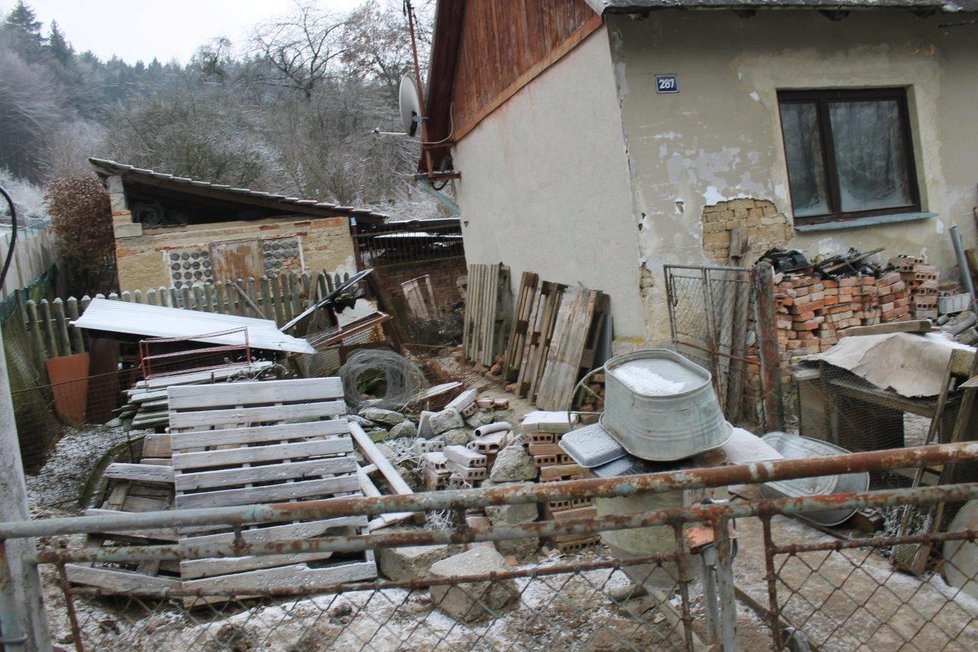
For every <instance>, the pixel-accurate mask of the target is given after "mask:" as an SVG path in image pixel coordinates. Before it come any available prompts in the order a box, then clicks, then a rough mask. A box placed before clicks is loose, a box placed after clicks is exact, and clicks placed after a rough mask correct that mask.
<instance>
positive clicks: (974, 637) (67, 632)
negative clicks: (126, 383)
mask: <svg viewBox="0 0 978 652" xmlns="http://www.w3.org/2000/svg"><path fill="white" fill-rule="evenodd" d="M975 459H978V444H976V443H967V444H951V445H942V446H931V447H924V448H915V449H904V450H892V451H876V452H866V453H859V454H852V455H843V456H837V457H823V458H814V459H802V460H785V461H778V462H773V463H756V464H751V465H745V466H726V467H712V468H701V469H688V470H685V471H683V472H663V473H656V474H648V475H642V476H629V477H625V478H616V479H611V480H598V479H589V480H575V481H565V482H554V483H546V484H522V483H518V484H511V485H503V486H494V487H491V488H488V489H479V490H451V491H440V492H433V493H426V494H414V495H409V496H386V497H379V498H353V497H347V498H334V499H330V500H323V501H313V502H309V503H299V504H294V503H293V504H280V505H264V506H247V507H233V508H208V509H195V510H182V511H181V510H178V511H170V512H147V513H136V514H133V513H119V514H111V513H109V514H106V513H105V512H101V513H98V514H93V515H89V516H84V517H76V518H71V519H51V520H42V521H33V522H26V523H5V524H0V537H2V538H3V540H4V541H6V540H8V539H12V538H18V537H25V536H33V537H40V542H41V549H40V550H39V551H38V552H37V553H34V554H32V555H28V557H27V558H26V559H23V560H21V561H23V562H24V563H27V564H29V565H33V564H37V565H39V567H40V570H41V573H42V577H43V584H44V586H45V602H46V605H47V618H48V621H49V623H50V629H51V632H52V634H51V637H52V641H53V642H55V643H57V644H58V645H60V646H63V647H74V648H75V649H77V650H171V649H172V650H183V649H200V650H326V649H356V650H397V649H403V650H441V649H445V650H457V649H471V650H524V649H526V650H550V649H559V648H566V649H571V650H579V649H580V650H611V649H614V650H619V649H625V650H631V649H635V650H645V649H649V648H652V649H667V650H668V649H680V650H698V649H703V648H704V646H715V647H716V648H717V649H724V650H734V649H751V650H753V649H776V650H780V649H786V648H789V649H792V650H801V649H811V650H814V649H819V650H835V649H839V650H842V649H845V650H853V649H866V650H879V649H890V648H893V649H919V650H928V652H930V650H936V649H975V646H976V644H978V623H976V619H978V609H976V608H975V605H976V604H978V578H976V577H975V573H976V564H975V563H974V551H975V538H976V537H978V531H976V530H975V524H976V519H975V514H974V513H973V512H972V511H969V510H972V509H973V507H969V505H976V504H978V503H968V502H967V501H973V500H975V499H976V498H978V485H976V484H974V483H963V484H954V485H943V486H936V487H917V488H907V489H887V490H880V491H870V492H863V493H858V494H846V495H838V496H815V497H803V498H793V499H779V500H760V499H754V500H740V499H733V500H729V501H727V500H716V499H715V500H713V501H710V502H706V503H697V504H687V505H685V506H683V507H672V508H662V507H659V506H661V505H663V504H664V503H662V502H660V501H659V500H660V498H661V497H662V496H668V495H670V494H671V492H675V491H691V490H695V489H705V488H713V490H714V492H715V494H714V495H719V494H722V493H723V489H724V488H726V487H729V486H732V485H740V484H745V483H746V484H748V485H749V484H752V483H756V482H759V481H764V480H775V479H779V480H785V479H792V478H809V477H818V476H825V475H829V474H833V473H838V472H841V471H847V472H852V471H876V472H878V471H882V470H886V469H895V468H907V467H913V466H917V465H934V464H944V463H951V462H962V461H970V460H975ZM716 492H719V493H716ZM738 493H740V494H744V495H746V493H749V491H745V489H743V488H741V489H738ZM672 495H675V494H672ZM582 497H590V498H593V499H595V501H596V504H597V506H598V509H597V515H593V512H589V514H591V515H588V516H580V517H577V518H570V519H561V520H549V519H542V520H536V521H532V522H529V523H520V524H515V525H511V524H507V523H505V522H497V523H496V524H494V525H493V524H488V523H483V524H480V523H472V522H470V521H467V520H466V519H465V518H464V516H465V514H466V512H472V511H473V510H479V509H484V508H486V507H487V506H497V507H498V506H505V505H523V504H535V505H537V506H538V507H540V508H542V507H543V506H544V505H546V504H548V503H550V502H553V501H556V500H573V499H578V498H582ZM621 497H631V498H633V499H639V498H641V499H643V500H647V501H648V502H646V503H644V504H645V505H646V506H647V508H646V509H639V510H635V509H634V507H633V509H632V510H631V511H624V512H623V511H620V510H617V509H614V508H613V507H612V506H613V505H614V504H615V503H614V502H613V501H614V500H617V499H620V498H621ZM602 501H612V502H604V503H602ZM939 503H944V504H945V505H946V508H947V509H949V510H950V511H954V508H956V507H957V506H959V505H962V504H963V505H965V506H964V507H962V508H961V510H960V511H959V512H958V513H959V514H963V516H961V517H958V518H956V519H955V520H954V521H953V522H952V526H951V527H949V528H948V529H947V531H942V532H933V533H926V534H922V535H912V536H902V537H900V536H888V535H878V536H877V535H874V536H869V537H867V538H863V539H858V538H852V537H849V538H838V537H830V536H827V535H824V534H823V533H821V532H819V531H818V530H814V529H812V528H809V527H806V526H803V525H802V524H801V523H800V522H799V521H798V520H796V519H794V518H789V517H799V516H800V517H802V518H804V515H805V514H806V513H811V512H813V511H818V510H820V509H833V510H836V509H840V508H851V509H857V508H874V509H884V508H900V507H902V506H907V505H918V506H922V505H934V504H939ZM657 505H658V506H657ZM541 511H542V510H541ZM404 512H418V513H439V514H443V513H446V512H447V513H453V514H455V515H456V518H454V519H453V520H452V521H451V524H447V525H446V521H445V520H444V519H442V520H441V521H439V523H441V526H440V527H438V528H434V529H429V528H425V527H403V526H401V527H397V528H390V529H380V530H375V531H373V532H370V533H363V534H350V533H348V532H347V531H344V530H327V531H326V532H325V533H324V534H323V535H322V536H319V537H315V538H311V539H305V540H302V541H296V542H289V543H288V544H284V545H283V544H282V543H276V544H268V543H262V542H261V541H262V540H261V537H260V536H255V529H254V528H256V527H258V526H259V524H261V525H263V526H269V525H270V524H277V523H282V522H288V523H293V524H294V523H297V522H311V521H317V520H318V521H321V520H322V519H342V518H349V517H356V516H359V517H363V516H375V515H378V514H387V513H390V514H393V513H404ZM207 523H211V524H217V523H220V524H224V525H225V527H226V528H227V530H228V532H231V533H233V537H225V538H223V539H221V540H220V541H216V542H214V543H202V544H197V545H184V544H180V543H176V542H175V539H173V538H172V537H171V539H170V540H169V541H166V540H164V539H165V537H167V536H171V535H167V534H166V532H171V533H172V532H179V531H181V530H187V529H191V530H192V529H193V528H194V527H198V528H199V527H200V526H201V525H204V524H207ZM106 533H112V534H113V535H114V536H115V537H116V540H115V545H112V546H104V545H102V542H103V540H104V538H105V537H106ZM589 533H590V534H595V535H600V536H601V537H602V539H603V543H602V544H600V545H597V546H594V547H592V548H590V549H588V550H585V551H580V552H577V553H573V554H566V553H564V554H561V553H559V552H556V547H555V546H554V547H552V548H550V547H548V545H547V542H548V541H552V540H553V539H554V538H556V537H561V536H564V535H568V534H573V535H584V534H589ZM630 535H634V536H630ZM231 539H233V540H232V541H231V542H228V541H229V540H231ZM526 540H534V541H541V540H542V541H543V542H544V546H545V547H544V549H543V550H544V553H543V554H542V555H536V556H530V557H524V558H522V559H516V558H510V559H508V560H506V561H502V560H503V557H502V556H501V555H500V554H499V553H497V552H496V550H495V548H494V547H493V543H492V542H494V541H526ZM629 541H631V542H632V543H631V544H630V543H628V542H629ZM636 541H641V542H643V546H642V547H640V548H639V547H636V546H635V545H634V542H636ZM911 544H921V545H925V546H927V547H928V548H929V550H931V551H932V559H931V561H932V563H931V564H930V566H929V570H928V573H927V574H925V575H924V576H922V577H919V578H918V577H912V576H909V575H905V574H903V573H900V572H898V571H896V570H894V569H893V567H892V566H891V562H890V557H891V556H892V551H893V547H894V546H895V545H911ZM534 548H535V544H534ZM962 551H963V552H962ZM323 553H330V554H329V555H327V556H326V557H327V558H326V559H323V557H324V555H323ZM363 554H366V555H367V557H368V559H370V560H376V564H377V566H378V570H379V576H381V577H384V578H386V579H370V578H365V579H350V580H348V581H344V579H343V577H342V573H341V574H339V575H336V574H329V573H327V574H322V573H319V572H317V571H318V570H321V569H322V568H334V569H335V568H337V566H336V564H340V563H342V561H343V560H344V559H347V558H349V556H351V555H363ZM283 555H295V556H298V557H302V556H303V555H305V556H307V557H308V558H312V557H315V558H316V559H318V560H319V561H318V562H309V563H308V564H299V565H297V566H292V567H288V569H287V570H288V574H287V575H286V576H284V577H283V576H282V575H281V571H282V569H281V568H274V569H269V571H268V572H265V571H262V570H258V571H256V574H255V575H253V576H252V577H251V579H249V580H247V581H238V582H236V583H228V582H225V581H224V580H221V578H217V579H218V580H220V581H213V580H214V578H208V581H198V580H193V579H189V577H188V576H187V573H188V570H189V569H190V568H193V567H194V566H195V565H196V566H199V565H200V563H201V562H206V563H208V564H213V563H214V562H216V561H219V562H220V563H222V564H223V563H232V564H233V563H238V561H239V560H248V562H249V563H255V562H256V560H261V559H265V558H268V559H273V560H277V561H278V562H279V563H280V562H281V559H282V557H283ZM934 562H936V563H934ZM0 566H2V569H0V570H6V568H7V565H6V564H5V563H4V564H0ZM259 567H260V564H259ZM273 571H274V572H273ZM224 579H227V577H225V578H224ZM3 580H5V578H3V577H0V586H6V585H5V584H4V581H3ZM239 580H240V578H239ZM14 606H16V605H14ZM0 608H3V609H4V613H2V614H0V620H2V622H3V624H4V637H5V639H6V640H8V641H10V640H15V639H16V636H15V635H16V634H17V632H16V631H11V624H13V623H16V622H17V618H16V614H12V613H10V612H9V609H11V605H10V604H9V603H8V602H6V601H0ZM7 649H16V646H15V645H10V644H8V647H7Z"/></svg>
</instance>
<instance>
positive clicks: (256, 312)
mask: <svg viewBox="0 0 978 652" xmlns="http://www.w3.org/2000/svg"><path fill="white" fill-rule="evenodd" d="M349 278H350V275H349V274H344V275H342V276H340V275H339V274H334V275H332V276H330V275H329V274H326V273H325V272H320V273H319V274H315V275H309V274H296V273H289V274H282V275H281V276H278V277H273V278H260V279H254V278H249V279H238V280H237V281H223V282H221V281H219V282H216V283H210V284H207V285H200V286H195V287H193V288H189V287H184V288H180V289H179V290H178V289H176V288H164V287H161V288H159V289H156V290H147V291H145V292H142V291H140V290H135V291H133V292H129V291H126V292H122V293H115V292H113V293H112V294H109V295H108V296H107V297H105V296H104V295H101V294H99V295H96V296H97V297H100V298H108V299H112V300H117V301H131V302H135V303H143V304H149V305H153V306H168V307H171V308H184V309H188V310H201V311H204V312H216V313H221V314H225V315H238V316H241V317H258V318H261V319H272V320H274V321H275V323H276V324H277V325H278V326H280V327H281V326H283V325H285V324H286V323H288V322H289V321H291V320H292V319H293V318H294V317H295V316H297V315H299V314H301V313H302V312H303V311H304V310H306V309H307V308H308V307H309V306H311V305H313V304H314V303H316V302H317V301H319V300H321V299H322V298H323V297H325V296H326V295H327V294H329V293H330V292H332V291H333V289H334V288H336V287H337V286H339V285H340V284H341V283H343V282H345V281H347V280H349ZM91 301H92V299H91V297H89V296H84V297H82V298H81V299H77V298H75V297H70V298H68V299H61V298H57V299H54V300H53V301H48V300H47V299H42V300H41V301H36V302H35V301H33V300H21V302H20V303H21V313H22V315H23V318H24V323H25V325H26V327H27V332H28V334H29V336H30V341H31V347H32V348H33V353H34V357H35V359H36V360H38V361H43V360H49V359H51V358H57V357H60V356H65V355H71V354H74V353H83V352H85V351H88V337H87V335H86V334H85V332H84V331H83V330H82V329H80V328H75V327H74V326H72V325H71V323H70V322H72V321H74V320H76V319H78V318H79V317H80V316H81V315H83V314H84V313H85V309H86V308H87V307H88V305H89V304H90V303H91Z"/></svg>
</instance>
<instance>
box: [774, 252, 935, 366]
mask: <svg viewBox="0 0 978 652" xmlns="http://www.w3.org/2000/svg"><path fill="white" fill-rule="evenodd" d="M913 265H916V266H917V269H916V270H915V269H914V268H913ZM921 267H922V268H923V271H920V268H921ZM931 270H933V271H931ZM908 274H909V275H911V276H913V277H914V278H915V279H917V280H916V285H913V284H911V283H910V282H909V280H908V278H907V275H908ZM915 288H916V289H915ZM931 296H933V299H931V298H930V297H931ZM918 300H919V301H921V306H923V307H924V309H929V307H930V306H931V304H933V310H934V311H935V312H936V308H937V280H936V270H934V268H933V267H930V266H928V265H923V264H922V263H913V264H912V265H911V271H910V272H901V271H892V272H888V273H885V274H883V275H882V276H881V277H880V278H875V277H873V276H846V277H841V278H838V279H822V278H821V277H819V276H815V275H806V274H784V275H783V276H782V277H781V279H780V280H779V281H778V283H777V287H776V290H775V302H776V306H777V327H778V343H779V345H780V347H781V350H782V351H783V352H784V355H783V358H784V359H785V360H789V359H790V358H791V357H793V356H797V355H811V354H814V353H821V352H823V351H827V350H828V349H830V348H832V347H833V346H835V345H836V344H837V343H838V341H839V338H841V337H844V336H845V334H846V329H848V328H850V327H853V326H870V325H875V324H881V323H886V322H892V321H907V320H909V319H911V318H912V317H917V318H923V317H922V316H921V315H925V314H926V315H930V314H931V313H930V312H921V309H918V308H916V307H915V306H916V305H917V304H916V302H917V301H918ZM912 306H914V310H915V311H916V312H915V313H914V315H911V307H912ZM934 316H935V317H936V315H934Z"/></svg>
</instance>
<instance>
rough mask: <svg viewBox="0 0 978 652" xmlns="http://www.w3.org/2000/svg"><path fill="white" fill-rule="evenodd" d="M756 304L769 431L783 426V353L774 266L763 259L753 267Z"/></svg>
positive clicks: (764, 399)
mask: <svg viewBox="0 0 978 652" xmlns="http://www.w3.org/2000/svg"><path fill="white" fill-rule="evenodd" d="M751 284H752V285H753V291H754V305H755V306H756V310H757V315H756V325H757V340H758V351H759V353H760V359H761V397H762V401H763V404H764V426H765V429H766V430H767V431H768V432H771V431H774V430H782V429H784V402H783V399H784V397H783V396H782V387H781V356H780V353H779V351H778V322H777V314H776V310H775V305H774V268H773V267H771V264H770V263H769V262H767V261H761V262H759V263H758V264H757V265H755V266H754V269H752V270H751Z"/></svg>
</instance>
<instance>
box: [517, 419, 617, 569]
mask: <svg viewBox="0 0 978 652" xmlns="http://www.w3.org/2000/svg"><path fill="white" fill-rule="evenodd" d="M574 423H575V418H574V415H571V414H568V413H567V412H531V413H529V414H528V415H526V418H525V419H524V420H523V423H522V426H521V430H522V432H523V437H524V439H525V440H526V442H527V444H528V450H529V453H530V455H532V456H533V463H534V465H535V466H536V467H537V474H538V478H539V480H540V482H559V481H561V480H574V479H578V478H581V477H587V476H589V475H590V472H589V471H588V470H587V469H585V468H584V467H583V466H579V465H578V464H575V463H574V461H573V460H572V459H571V458H570V456H569V455H567V453H565V452H564V451H563V449H561V448H560V446H558V444H557V442H559V441H560V438H561V437H562V436H563V435H564V434H565V433H567V432H569V431H570V429H571V428H572V427H573V425H574ZM544 515H545V517H546V518H547V519H548V520H554V521H561V520H566V519H569V518H590V517H594V516H596V515H597V512H596V510H595V508H594V501H593V499H591V498H578V499H574V500H562V501H552V502H549V503H547V504H546V506H545V507H544ZM598 541H600V537H598V536H596V535H583V536H582V535H579V534H568V535H560V536H556V537H553V538H552V539H551V541H550V542H551V544H552V545H553V546H554V547H555V548H557V549H558V550H561V551H562V552H574V551H576V550H581V549H583V548H585V547H587V546H591V545H593V544H595V543H597V542H598Z"/></svg>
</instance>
